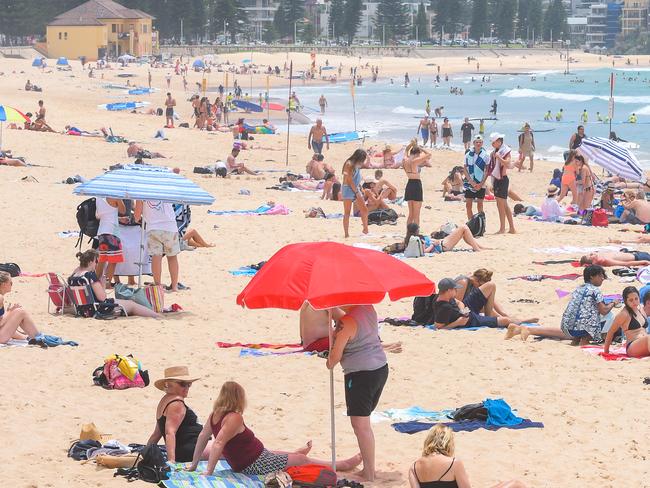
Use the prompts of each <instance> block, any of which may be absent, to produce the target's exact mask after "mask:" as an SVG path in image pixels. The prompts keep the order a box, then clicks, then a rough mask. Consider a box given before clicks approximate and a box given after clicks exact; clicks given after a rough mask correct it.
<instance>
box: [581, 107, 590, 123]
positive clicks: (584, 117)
mask: <svg viewBox="0 0 650 488" xmlns="http://www.w3.org/2000/svg"><path fill="white" fill-rule="evenodd" d="M580 120H581V121H582V123H583V124H586V123H587V122H589V115H588V114H587V109H584V110H583V111H582V114H581V115H580Z"/></svg>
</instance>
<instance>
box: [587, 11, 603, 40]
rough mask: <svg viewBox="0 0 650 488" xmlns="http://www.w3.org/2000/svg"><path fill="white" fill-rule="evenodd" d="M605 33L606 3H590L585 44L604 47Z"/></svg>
mask: <svg viewBox="0 0 650 488" xmlns="http://www.w3.org/2000/svg"><path fill="white" fill-rule="evenodd" d="M606 35H607V4H605V3H595V4H593V5H591V8H590V11H589V15H588V16H587V45H588V46H589V47H605V37H606Z"/></svg>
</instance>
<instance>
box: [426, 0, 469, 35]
mask: <svg viewBox="0 0 650 488" xmlns="http://www.w3.org/2000/svg"><path fill="white" fill-rule="evenodd" d="M431 6H432V7H433V10H434V13H435V26H436V31H437V32H438V34H439V35H440V41H442V36H443V33H445V34H449V35H450V36H451V38H452V39H453V38H454V36H455V35H456V32H458V26H459V23H460V21H461V19H462V16H463V13H464V8H463V7H464V5H463V2H462V1H461V0H431Z"/></svg>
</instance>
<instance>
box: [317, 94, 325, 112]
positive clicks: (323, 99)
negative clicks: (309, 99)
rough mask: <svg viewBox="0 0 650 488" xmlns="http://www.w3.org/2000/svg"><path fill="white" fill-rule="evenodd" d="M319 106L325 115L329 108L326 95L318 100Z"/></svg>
mask: <svg viewBox="0 0 650 488" xmlns="http://www.w3.org/2000/svg"><path fill="white" fill-rule="evenodd" d="M318 105H319V106H320V113H321V115H325V107H327V98H325V95H321V96H320V98H319V99H318Z"/></svg>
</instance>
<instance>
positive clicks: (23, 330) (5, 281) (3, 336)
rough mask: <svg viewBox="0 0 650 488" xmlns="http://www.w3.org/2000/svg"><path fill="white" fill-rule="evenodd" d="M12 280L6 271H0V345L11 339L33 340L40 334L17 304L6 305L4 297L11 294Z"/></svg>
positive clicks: (27, 314)
mask: <svg viewBox="0 0 650 488" xmlns="http://www.w3.org/2000/svg"><path fill="white" fill-rule="evenodd" d="M12 286H13V280H12V278H11V275H10V274H9V273H7V272H6V271H0V344H6V343H7V342H9V341H10V340H11V339H16V340H29V339H34V338H35V337H36V336H37V335H38V334H39V333H40V332H39V331H38V329H37V328H36V325H35V324H34V320H33V319H32V317H31V316H30V315H29V313H28V312H27V310H25V309H24V308H23V307H22V306H20V304H18V303H12V304H9V303H6V302H5V295H7V293H9V292H11V288H12Z"/></svg>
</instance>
